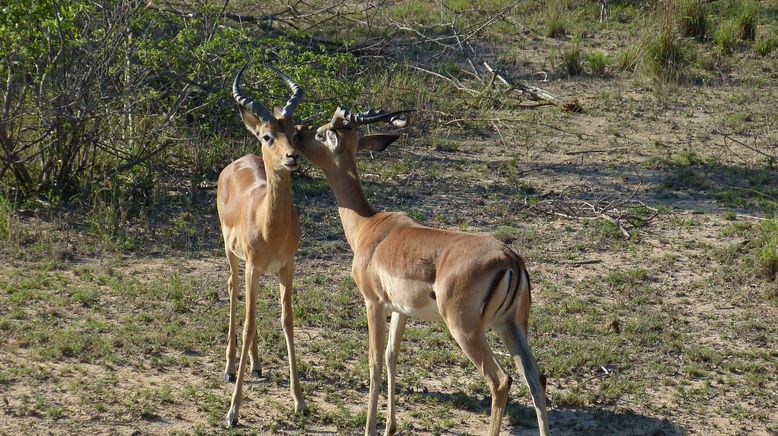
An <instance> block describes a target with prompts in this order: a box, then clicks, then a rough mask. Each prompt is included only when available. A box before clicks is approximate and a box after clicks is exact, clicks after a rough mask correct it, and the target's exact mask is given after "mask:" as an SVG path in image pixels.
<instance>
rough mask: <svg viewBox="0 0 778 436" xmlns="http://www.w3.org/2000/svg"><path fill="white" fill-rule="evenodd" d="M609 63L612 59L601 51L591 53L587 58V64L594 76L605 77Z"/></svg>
mask: <svg viewBox="0 0 778 436" xmlns="http://www.w3.org/2000/svg"><path fill="white" fill-rule="evenodd" d="M609 62H610V58H609V57H608V55H607V54H605V52H603V51H601V50H598V51H596V52H593V53H589V54H588V55H587V56H586V64H587V65H588V66H589V71H591V73H592V75H593V76H598V77H602V76H604V75H605V70H606V68H607V66H608V63H609Z"/></svg>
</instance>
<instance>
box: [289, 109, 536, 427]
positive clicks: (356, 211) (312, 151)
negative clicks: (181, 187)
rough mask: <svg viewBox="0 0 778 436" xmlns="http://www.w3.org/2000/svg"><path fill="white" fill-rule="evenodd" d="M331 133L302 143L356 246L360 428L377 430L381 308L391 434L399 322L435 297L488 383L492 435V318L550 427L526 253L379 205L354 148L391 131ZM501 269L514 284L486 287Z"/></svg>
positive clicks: (495, 411)
mask: <svg viewBox="0 0 778 436" xmlns="http://www.w3.org/2000/svg"><path fill="white" fill-rule="evenodd" d="M328 131H329V132H328ZM332 132H337V140H334V142H333V140H332V139H327V140H325V141H326V142H323V141H321V140H317V139H316V138H314V137H313V136H314V135H313V132H312V131H307V132H305V133H304V134H303V137H302V140H301V141H300V144H299V146H300V151H301V152H302V153H303V154H304V155H305V156H306V157H307V158H308V159H309V160H311V161H312V162H313V163H314V164H315V165H317V166H318V167H319V168H321V169H322V170H323V171H324V174H325V175H326V176H327V179H328V181H329V182H330V186H331V187H332V190H333V192H334V193H335V198H336V202H337V205H338V212H339V214H340V217H341V222H342V224H343V229H344V232H345V234H346V239H347V240H348V242H349V245H350V246H351V249H352V251H353V253H354V256H353V260H352V276H353V278H354V281H355V283H356V285H357V287H358V288H359V290H360V292H361V293H362V295H363V297H364V299H365V305H366V306H367V319H368V330H369V336H370V340H369V345H370V347H369V349H370V350H369V361H370V396H369V402H368V415H367V424H366V426H365V434H370V435H372V434H374V433H375V431H376V408H377V402H378V392H379V385H380V381H381V362H382V359H383V344H384V335H385V328H386V319H385V312H384V311H385V310H386V309H389V310H392V311H393V313H392V322H391V330H390V335H389V343H388V344H387V352H386V364H387V368H388V373H389V377H388V379H389V405H388V406H389V410H388V412H387V427H386V433H387V434H391V433H393V432H394V430H395V428H396V422H395V417H394V415H395V409H394V380H395V365H396V361H397V354H398V352H399V346H400V342H401V340H402V334H403V331H404V328H405V321H406V319H407V317H408V316H414V315H419V316H421V315H425V316H427V315H429V308H430V306H429V305H430V304H435V305H436V309H437V313H438V314H439V316H440V318H442V319H443V321H444V322H445V323H446V324H447V326H448V328H449V331H450V332H451V334H452V336H453V337H454V339H455V340H456V341H457V343H458V344H459V345H460V347H461V348H462V350H463V351H464V352H465V354H467V356H468V357H469V358H470V360H471V361H472V362H473V363H474V364H475V366H476V367H477V368H478V369H479V371H481V373H482V374H483V375H484V377H485V378H486V380H487V382H488V384H489V387H490V389H491V391H492V418H491V424H490V427H489V434H490V435H496V434H498V433H499V428H500V421H501V418H502V414H503V411H504V408H505V404H506V402H507V398H508V390H509V388H510V376H508V374H506V373H505V371H504V370H502V368H501V367H500V364H499V362H498V361H497V360H496V359H495V358H494V355H493V354H492V351H491V350H490V349H489V346H488V344H487V342H486V337H485V332H486V330H487V329H488V328H489V327H490V326H493V327H495V328H496V329H497V330H498V331H499V332H500V334H501V335H502V336H503V340H504V341H505V342H506V345H507V346H508V348H509V350H510V351H511V354H512V355H513V356H514V360H515V361H516V363H517V365H518V366H519V370H520V372H522V373H525V372H527V377H525V378H526V380H527V383H528V384H529V385H530V390H531V391H532V395H533V400H534V402H535V407H536V411H537V415H538V423H539V426H540V429H541V433H542V434H546V433H547V431H548V421H547V417H546V406H545V392H544V390H542V388H541V383H540V381H539V379H540V377H539V372H538V370H537V366H536V364H535V361H534V358H533V357H532V355H531V353H530V352H529V348H528V345H527V343H526V335H527V324H526V318H527V316H528V314H529V282H528V280H527V279H526V277H528V276H527V275H526V270H525V266H524V262H523V260H522V259H521V258H520V257H519V256H518V255H517V254H516V253H514V252H513V251H512V250H511V249H510V248H508V247H506V246H505V245H504V244H502V243H501V242H499V241H497V240H496V239H494V238H492V237H490V236H484V235H476V234H472V233H463V232H455V231H449V230H440V229H433V228H429V227H425V226H422V225H421V224H419V223H417V222H415V221H413V220H412V219H410V218H409V217H408V216H407V215H405V214H403V213H398V212H380V213H376V212H375V210H373V208H372V207H371V206H370V204H369V203H368V202H367V200H366V198H365V196H364V193H363V191H362V186H361V184H360V182H359V176H358V174H357V166H356V153H357V151H358V150H359V149H371V150H382V149H383V148H385V147H386V145H388V144H387V141H388V142H391V141H392V140H394V139H396V136H389V135H372V136H368V137H363V138H360V137H359V136H357V135H356V134H355V133H354V132H353V131H350V130H342V129H341V130H339V129H337V126H333V125H332V124H326V125H324V126H322V127H320V128H319V129H318V133H319V135H318V137H319V138H328V137H329V138H332V137H333V134H332ZM505 270H510V271H511V274H512V277H513V278H512V280H511V282H510V283H508V286H507V287H506V286H503V287H500V286H497V288H495V289H492V288H494V283H493V282H494V280H495V279H494V277H495V275H496V274H498V273H499V272H500V271H505ZM431 292H432V296H431ZM511 292H512V293H511ZM518 293H521V294H522V295H521V297H520V298H516V297H517V294H518ZM488 295H489V297H488V298H487V296H488ZM490 308H491V309H490ZM482 311H483V313H482Z"/></svg>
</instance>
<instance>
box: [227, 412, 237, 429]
mask: <svg viewBox="0 0 778 436" xmlns="http://www.w3.org/2000/svg"><path fill="white" fill-rule="evenodd" d="M236 425H238V414H237V413H233V412H230V413H228V414H227V428H233V427H235V426H236Z"/></svg>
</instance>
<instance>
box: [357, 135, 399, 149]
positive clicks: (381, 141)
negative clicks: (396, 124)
mask: <svg viewBox="0 0 778 436" xmlns="http://www.w3.org/2000/svg"><path fill="white" fill-rule="evenodd" d="M399 137H400V135H398V134H396V133H378V134H375V135H367V136H363V137H361V138H359V150H370V151H384V150H386V147H388V146H389V144H391V143H392V142H394V141H396V140H397V138H399Z"/></svg>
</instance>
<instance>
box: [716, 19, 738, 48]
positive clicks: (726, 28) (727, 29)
mask: <svg viewBox="0 0 778 436" xmlns="http://www.w3.org/2000/svg"><path fill="white" fill-rule="evenodd" d="M737 32H738V27H737V24H735V23H734V22H732V21H727V22H725V23H722V24H721V25H720V26H719V28H718V29H716V33H715V34H714V35H713V41H714V42H715V43H716V45H717V46H718V47H719V50H721V52H722V53H732V52H733V51H734V50H735V48H736V47H737Z"/></svg>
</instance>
